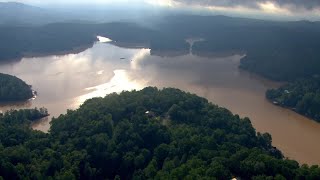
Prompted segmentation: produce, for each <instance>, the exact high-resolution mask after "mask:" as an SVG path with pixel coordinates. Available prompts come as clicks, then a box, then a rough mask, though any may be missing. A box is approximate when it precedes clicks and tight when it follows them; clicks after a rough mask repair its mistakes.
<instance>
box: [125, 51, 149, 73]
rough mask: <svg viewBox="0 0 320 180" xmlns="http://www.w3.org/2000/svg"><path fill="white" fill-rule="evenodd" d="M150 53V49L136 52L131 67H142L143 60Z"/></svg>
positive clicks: (135, 68) (134, 68)
mask: <svg viewBox="0 0 320 180" xmlns="http://www.w3.org/2000/svg"><path fill="white" fill-rule="evenodd" d="M149 54H150V49H141V50H140V51H139V52H138V53H136V54H135V55H134V56H133V58H132V59H131V63H130V66H131V69H133V70H137V69H139V67H140V63H141V61H142V60H143V59H144V57H145V56H147V55H149Z"/></svg>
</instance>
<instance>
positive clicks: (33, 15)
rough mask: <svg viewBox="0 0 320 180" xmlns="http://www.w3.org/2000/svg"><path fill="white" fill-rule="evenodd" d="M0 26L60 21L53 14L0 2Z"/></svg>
mask: <svg viewBox="0 0 320 180" xmlns="http://www.w3.org/2000/svg"><path fill="white" fill-rule="evenodd" d="M0 17H1V18H0V24H2V25H40V24H45V23H52V22H56V21H62V20H64V19H63V18H61V17H59V15H57V14H55V13H54V12H50V11H49V12H48V11H47V10H45V9H42V8H39V7H35V6H30V5H26V4H23V3H17V2H0Z"/></svg>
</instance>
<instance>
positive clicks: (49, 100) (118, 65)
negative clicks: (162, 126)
mask: <svg viewBox="0 0 320 180" xmlns="http://www.w3.org/2000/svg"><path fill="white" fill-rule="evenodd" d="M242 57H243V55H232V56H231V55H230V56H225V57H221V56H219V57H197V56H194V55H192V53H190V54H188V55H182V56H176V57H163V56H162V57H160V56H152V55H150V50H149V49H128V48H120V47H117V46H114V45H112V44H108V43H96V44H95V45H94V46H93V47H92V48H90V49H87V50H85V51H83V52H81V53H78V54H69V55H63V56H47V57H39V58H24V59H22V60H21V61H20V62H17V63H14V64H5V65H0V72H2V73H7V74H11V75H15V76H17V77H19V78H21V79H23V80H24V81H26V82H27V83H28V84H31V85H32V86H33V89H34V90H36V91H37V92H38V97H37V98H36V99H35V100H32V101H28V102H24V103H16V104H2V105H1V104H0V110H1V111H5V110H8V109H11V108H31V107H46V108H48V110H49V113H50V114H51V116H54V117H57V116H59V115H60V114H63V113H66V111H67V109H76V108H78V107H79V105H81V104H82V103H83V102H84V101H85V100H86V99H89V98H92V97H97V96H105V95H106V94H108V93H111V92H121V91H123V90H133V89H138V90H139V89H142V88H143V87H146V86H157V87H159V88H161V87H176V88H180V89H182V90H184V91H189V92H192V93H196V94H197V95H199V96H203V97H206V98H208V99H209V100H210V101H211V102H213V103H215V104H218V105H220V106H222V107H226V108H228V109H230V110H231V111H232V112H233V113H235V114H239V115H240V116H241V117H250V119H251V121H252V124H253V126H254V127H255V128H256V129H257V131H260V132H269V133H270V134H271V135H272V137H273V145H274V146H276V147H278V148H279V149H280V150H282V151H283V152H284V154H285V156H286V157H289V158H293V159H296V160H298V161H299V162H301V163H308V164H320V155H319V152H320V144H319V143H317V142H318V139H320V124H318V123H316V122H314V121H312V120H309V119H307V118H306V117H303V116H301V115H299V114H296V113H294V112H292V111H290V110H287V109H284V108H281V107H278V106H274V105H273V104H271V103H269V102H268V101H267V100H266V99H265V96H264V93H265V91H266V90H267V89H268V88H275V87H278V86H279V83H275V82H272V81H269V80H266V79H263V78H259V77H257V76H256V75H252V74H250V73H248V72H244V71H241V70H239V69H238V65H239V62H240V59H241V58H242ZM50 119H51V117H49V118H45V119H43V120H42V121H39V122H37V123H35V124H34V125H33V128H34V129H37V130H41V131H45V132H46V131H48V130H49V128H50V124H49V122H50Z"/></svg>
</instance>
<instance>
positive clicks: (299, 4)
mask: <svg viewBox="0 0 320 180" xmlns="http://www.w3.org/2000/svg"><path fill="white" fill-rule="evenodd" d="M174 1H176V2H180V3H184V4H193V5H203V6H222V7H235V6H245V7H249V8H258V7H259V6H258V4H259V3H266V2H272V3H274V4H276V5H278V6H280V7H285V8H288V9H300V10H303V9H304V10H312V9H318V8H320V0H174Z"/></svg>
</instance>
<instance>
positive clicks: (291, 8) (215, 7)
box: [0, 0, 320, 20]
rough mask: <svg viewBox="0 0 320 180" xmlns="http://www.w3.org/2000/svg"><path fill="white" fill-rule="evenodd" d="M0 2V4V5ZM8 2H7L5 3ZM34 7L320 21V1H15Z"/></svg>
mask: <svg viewBox="0 0 320 180" xmlns="http://www.w3.org/2000/svg"><path fill="white" fill-rule="evenodd" d="M1 1H2V0H0V2H1ZM6 1H8V0H6ZM17 1H19V2H23V3H26V4H34V5H54V4H57V5H62V4H69V5H71V4H92V5H93V4H99V5H106V6H107V5H108V4H114V3H118V4H120V3H122V4H126V5H127V7H128V6H130V4H131V5H132V4H136V5H137V4H149V5H153V6H161V7H167V8H180V9H183V8H184V9H193V10H198V11H202V10H204V11H212V12H215V13H221V14H234V15H246V16H261V17H264V16H265V17H268V16H270V17H284V18H292V19H309V20H320V0H17Z"/></svg>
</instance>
